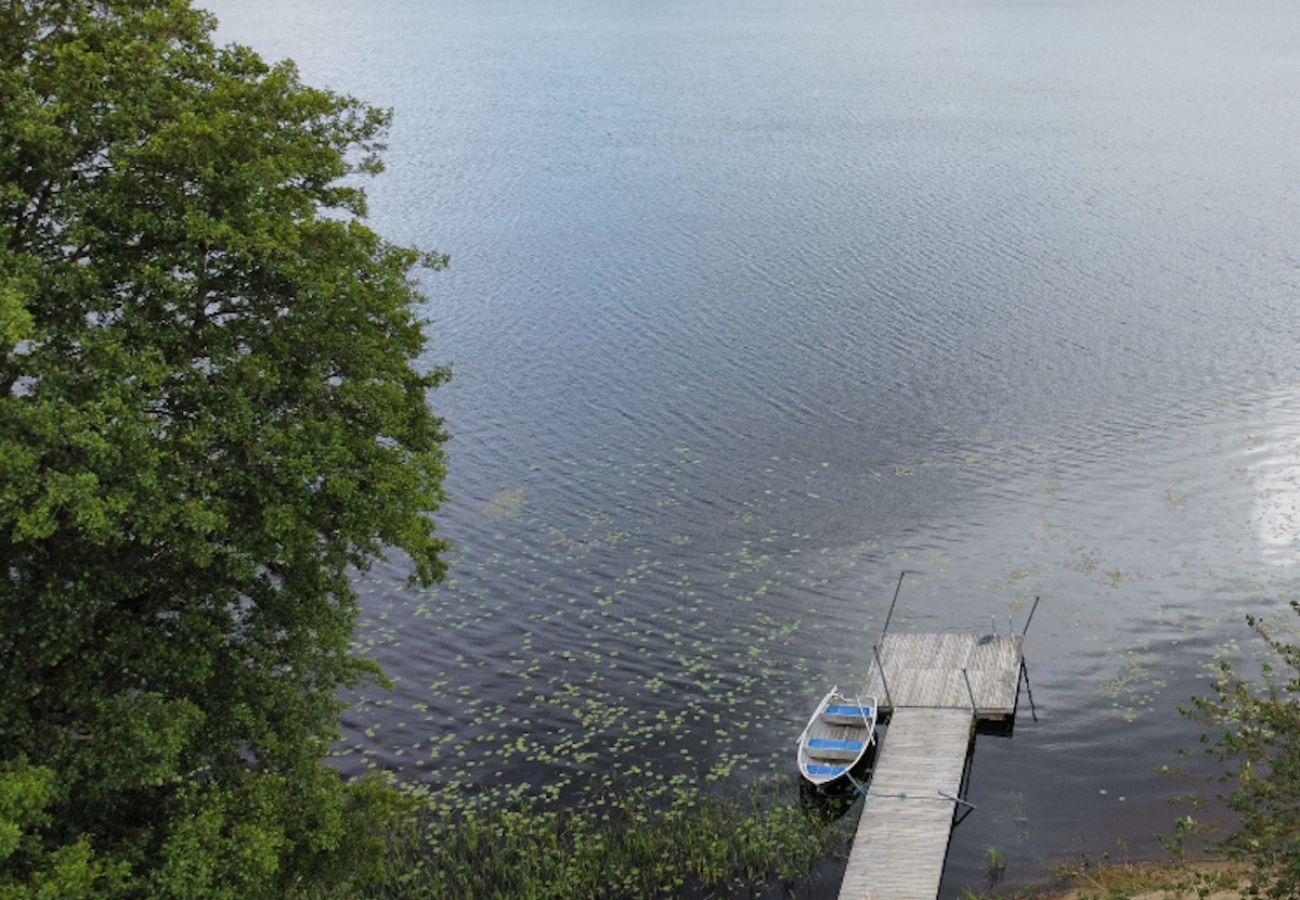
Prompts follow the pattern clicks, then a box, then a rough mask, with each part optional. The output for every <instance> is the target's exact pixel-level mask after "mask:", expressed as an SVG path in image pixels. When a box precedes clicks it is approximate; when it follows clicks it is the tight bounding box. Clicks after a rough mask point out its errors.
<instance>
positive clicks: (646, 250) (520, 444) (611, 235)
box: [211, 0, 1300, 897]
mask: <svg viewBox="0 0 1300 900" xmlns="http://www.w3.org/2000/svg"><path fill="white" fill-rule="evenodd" d="M211 5H212V6H213V7H214V8H215V10H216V12H217V13H218V15H219V16H220V18H221V21H222V27H223V34H224V35H225V36H227V37H230V38H238V39H240V40H243V41H246V42H249V43H251V44H253V45H254V46H255V47H257V48H258V49H259V50H261V51H262V52H264V53H265V54H267V55H269V56H286V55H287V56H292V57H294V58H295V59H297V60H298V62H299V63H300V64H301V67H302V69H303V71H304V74H305V76H306V78H307V79H308V80H309V81H312V82H323V83H326V84H330V85H333V86H335V87H338V88H341V89H345V90H347V91H348V92H350V93H354V94H357V95H360V96H363V97H366V98H369V99H372V100H374V101H376V102H379V103H382V104H386V105H390V106H392V107H394V109H395V114H396V125H395V128H394V131H393V134H392V140H391V151H390V153H389V156H388V159H389V163H390V169H389V171H388V172H387V173H386V174H385V175H384V176H383V177H382V178H381V179H380V180H379V181H377V182H376V183H375V184H374V186H373V190H372V204H371V206H372V210H373V211H374V218H375V222H376V224H377V226H378V227H379V228H380V229H381V230H382V231H384V232H385V233H386V234H389V235H391V236H392V237H394V238H395V239H399V240H403V241H413V242H418V243H421V244H423V245H426V246H437V247H438V248H440V249H442V250H445V251H448V252H450V253H451V255H452V259H453V265H452V268H451V269H450V270H449V271H448V272H447V273H445V274H443V275H441V276H438V277H437V278H435V279H433V280H432V281H430V283H429V285H428V288H429V291H430V295H431V301H430V306H429V309H428V310H427V313H428V315H429V316H430V317H431V318H432V319H434V320H435V321H436V323H437V324H436V325H435V327H434V329H433V331H432V336H433V341H432V346H431V348H430V351H429V359H430V361H438V362H450V363H451V364H452V365H453V367H454V370H455V380H454V382H453V383H452V384H451V385H450V386H449V387H447V388H446V389H444V390H440V391H439V392H438V393H437V394H436V395H435V396H434V397H433V398H432V402H433V403H434V404H435V406H437V408H438V411H439V413H440V414H442V415H444V416H445V417H446V419H447V422H448V425H449V428H450V430H451V431H452V433H453V434H454V435H455V440H454V442H453V444H452V446H451V448H450V450H451V467H452V468H451V475H450V477H449V480H448V483H447V487H448V490H449V491H450V494H451V497H452V499H451V501H450V502H449V503H448V505H447V506H446V507H445V508H444V509H443V510H442V511H441V513H440V514H439V521H440V523H441V526H442V528H443V530H444V532H445V533H446V534H447V535H448V536H449V537H451V538H452V539H453V540H454V541H455V542H456V545H457V547H458V549H457V551H456V554H455V556H454V558H453V559H452V560H451V562H452V572H451V576H450V578H449V580H448V582H447V583H446V584H445V585H442V586H440V587H439V588H437V589H436V590H433V591H429V592H418V593H417V592H411V591H408V590H407V589H406V587H405V586H404V576H405V572H404V570H403V567H402V566H401V565H400V561H394V563H393V564H392V565H390V566H384V567H379V568H377V569H376V570H375V571H373V572H372V573H370V574H369V575H368V576H367V578H366V580H365V583H364V585H363V587H364V591H365V594H366V615H367V625H366V631H365V638H364V641H365V645H366V647H367V648H368V649H369V650H370V652H372V653H374V654H375V655H376V656H377V657H378V658H379V659H380V660H381V662H382V663H383V665H384V666H385V668H386V669H387V670H388V671H389V672H390V673H391V674H392V675H394V676H395V677H396V678H397V688H396V689H395V690H394V691H393V692H392V693H390V694H383V695H376V696H367V697H364V698H361V702H360V703H359V704H358V705H357V706H356V707H355V708H354V709H352V710H351V711H350V712H349V713H348V715H347V718H346V719H345V732H346V737H345V739H344V740H343V741H342V742H341V744H340V747H339V753H340V764H341V765H344V766H347V767H350V768H352V769H354V770H360V769H361V768H364V767H366V766H382V767H384V768H386V769H389V770H392V771H395V772H397V773H399V774H400V775H401V777H403V778H405V779H408V780H413V781H419V782H421V783H424V784H426V785H428V787H429V790H430V791H431V792H433V793H435V794H436V795H438V796H444V797H448V798H456V800H457V802H462V801H463V800H464V798H466V797H469V798H479V799H483V800H484V801H485V802H486V801H487V800H488V798H490V797H491V796H492V793H491V792H492V791H493V790H495V789H497V788H503V787H504V788H506V789H509V790H512V791H517V792H521V793H527V794H539V795H542V796H548V797H555V798H564V797H567V796H569V792H571V791H573V790H576V789H577V788H578V786H579V785H581V784H591V783H594V784H596V785H597V786H601V787H603V788H605V789H614V788H616V787H617V786H618V785H627V784H635V785H636V786H637V789H639V790H654V789H655V788H656V786H660V785H668V784H674V783H676V784H681V783H686V782H690V783H694V782H700V783H704V784H706V785H711V784H715V783H724V784H725V783H727V782H729V781H747V780H749V779H751V778H752V777H754V775H756V774H758V773H763V772H767V771H770V770H773V769H776V770H779V771H782V772H787V771H789V770H790V768H791V764H792V760H793V753H792V746H793V739H794V736H795V735H797V734H798V732H799V730H800V728H801V727H802V724H803V722H804V721H805V720H806V717H807V712H808V709H809V707H810V706H811V704H813V703H814V702H815V701H816V699H817V698H818V697H820V696H821V695H822V693H824V691H825V689H826V686H827V685H828V684H830V683H840V684H852V683H854V682H855V679H860V678H863V677H865V674H866V664H867V659H868V653H869V647H870V643H871V639H872V635H873V634H874V633H875V632H876V631H878V629H879V626H880V624H881V621H882V619H883V616H884V612H885V609H886V608H887V605H888V600H889V597H890V596H891V594H892V589H893V582H894V580H895V578H896V577H897V573H898V570H899V569H901V568H907V569H909V570H913V571H916V572H918V574H917V576H915V577H909V579H908V583H907V585H906V586H905V588H904V591H903V597H902V599H901V600H900V604H899V611H898V613H897V614H896V616H895V620H894V623H893V624H892V625H891V628H911V629H935V628H942V629H966V628H981V629H982V628H985V627H987V623H988V616H989V615H994V616H995V617H996V619H997V621H998V622H1004V621H1005V620H1006V617H1007V615H1008V614H1010V615H1012V616H1013V617H1014V618H1015V619H1016V621H1017V622H1022V621H1023V619H1024V617H1025V616H1026V615H1027V614H1028V608H1029V604H1030V603H1031V602H1032V600H1033V598H1034V597H1035V596H1037V595H1041V596H1042V597H1043V603H1042V607H1041V608H1040V610H1039V612H1038V615H1037V617H1036V618H1035V620H1034V625H1033V630H1032V631H1031V633H1030V639H1029V645H1028V650H1027V652H1028V656H1029V660H1030V662H1031V664H1032V666H1033V670H1032V671H1033V676H1034V698H1035V700H1036V701H1037V705H1038V721H1036V722H1035V721H1033V720H1032V719H1029V718H1026V717H1024V716H1022V717H1021V719H1020V721H1019V722H1017V725H1016V732H1015V737H1014V738H1013V739H1010V740H1000V739H996V738H981V739H980V742H979V747H978V750H977V752H976V755H975V758H974V761H973V771H972V780H971V785H970V790H971V799H972V801H973V802H974V803H975V804H976V805H977V806H978V807H979V809H978V811H977V812H976V813H974V814H972V815H971V817H970V818H969V819H967V820H966V822H965V823H964V824H963V826H962V827H961V828H960V829H958V830H957V832H956V833H955V834H954V837H953V842H952V847H951V853H950V858H949V868H948V870H947V877H946V879H945V884H944V896H946V897H957V896H960V894H961V889H962V888H963V887H964V886H966V885H970V886H972V887H976V888H978V887H979V886H980V885H981V884H982V883H983V880H984V877H985V865H984V857H985V853H986V849H987V847H988V846H996V847H997V848H999V850H1000V851H1001V853H1002V855H1003V857H1004V858H1005V860H1006V863H1007V879H1008V880H1010V881H1014V880H1017V879H1018V878H1023V877H1026V876H1027V875H1030V874H1034V873H1037V872H1039V871H1041V870H1042V867H1043V866H1044V865H1045V864H1047V863H1049V862H1050V861H1052V860H1054V859H1059V858H1061V857H1064V856H1068V855H1071V854H1074V853H1076V852H1079V851H1088V852H1091V853H1098V852H1102V851H1112V852H1113V851H1115V850H1116V849H1117V846H1118V843H1117V842H1123V844H1124V846H1126V847H1127V848H1129V850H1130V851H1131V852H1133V853H1136V854H1140V853H1146V852H1152V851H1154V850H1155V849H1156V844H1155V842H1154V840H1153V838H1152V835H1153V834H1154V833H1155V832H1157V831H1162V830H1165V829H1167V828H1168V823H1169V822H1170V821H1171V820H1172V818H1173V816H1174V815H1175V811H1174V810H1172V809H1170V808H1169V807H1168V806H1167V805H1166V803H1165V800H1166V798H1167V797H1168V796H1171V795H1174V794H1178V793H1181V792H1182V791H1183V790H1185V789H1186V787H1187V785H1186V784H1185V783H1175V782H1172V781H1171V780H1170V779H1168V778H1164V777H1162V776H1158V775H1156V774H1155V773H1154V769H1155V767H1156V766H1158V765H1160V764H1163V763H1167V762H1171V761H1172V760H1173V758H1174V751H1175V748H1176V747H1178V746H1179V745H1180V744H1188V743H1190V742H1191V741H1192V740H1193V739H1194V737H1195V732H1194V729H1192V728H1190V727H1189V726H1188V724H1187V723H1185V722H1184V721H1183V720H1182V719H1181V718H1180V717H1179V716H1178V714H1177V713H1176V711H1175V707H1176V706H1177V705H1178V704H1179V703H1180V702H1184V701H1185V700H1186V699H1187V698H1188V697H1189V696H1190V695H1192V694H1193V693H1196V692H1204V691H1205V690H1206V689H1207V680H1206V679H1207V666H1208V665H1210V664H1212V663H1213V662H1214V661H1215V660H1216V659H1217V658H1218V657H1220V656H1223V655H1227V656H1231V657H1233V658H1241V657H1243V656H1250V655H1251V654H1252V653H1254V652H1255V646H1254V645H1253V644H1252V643H1251V642H1250V641H1249V639H1248V638H1247V636H1246V632H1245V630H1244V627H1243V626H1242V618H1243V616H1244V615H1245V614H1246V613H1247V612H1258V611H1267V610H1273V609H1277V608H1280V606H1281V605H1282V604H1284V603H1285V601H1286V600H1287V599H1289V598H1290V597H1292V596H1294V595H1296V588H1297V581H1296V579H1297V573H1296V570H1295V566H1294V559H1295V550H1296V546H1295V545H1296V541H1297V532H1296V513H1297V502H1298V501H1297V497H1296V475H1297V450H1298V448H1300V417H1297V415H1296V413H1295V410H1297V409H1300V404H1298V403H1297V400H1298V399H1300V398H1298V397H1297V389H1298V386H1300V365H1298V364H1297V363H1298V362H1300V356H1297V354H1296V352H1295V347H1296V345H1297V336H1298V335H1300V306H1298V305H1297V304H1296V302H1295V284H1296V272H1297V260H1296V256H1295V251H1294V240H1293V236H1294V234H1295V228H1296V210H1295V202H1294V198H1295V197H1296V196H1300V169H1297V168H1296V167H1295V166H1294V161H1293V159H1292V158H1291V157H1292V148H1293V147H1294V145H1295V137H1296V135H1297V133H1300V104H1297V103H1296V102H1295V96H1294V88H1293V85H1294V84H1296V83H1297V82H1296V77H1295V76H1296V75H1297V72H1296V65H1297V64H1296V55H1295V52H1294V48H1295V47H1296V46H1300V18H1297V17H1296V16H1295V15H1294V11H1293V9H1292V8H1291V6H1290V4H1288V3H1285V2H1282V0H1263V2H1260V3H1254V4H1249V5H1246V6H1242V5H1240V4H1228V3H1226V2H1217V0H1204V2H1195V3H1188V2H1185V0H1135V2H1122V3H1108V2H1097V0H1065V2H1055V3H1037V2H1025V3H994V2H982V0H923V2H915V0H872V2H858V0H825V2H815V3H814V2H811V0H781V2H775V0H720V2H715V3H709V4H698V3H686V2H684V0H669V2H667V3H656V4H633V3H628V2H622V0H614V2H602V3H593V2H587V0H559V2H557V3H548V4H528V3H522V2H515V0H484V2H477V0H476V2H472V3H471V2H463V0H430V2H413V0H383V2H379V3H375V4H368V5H358V4H352V3H343V2H338V0H324V2H320V0H318V2H315V3H311V4H307V3H305V2H302V0H286V2H281V3H275V4H266V3H258V2H254V0H216V2H214V3H212V4H211ZM832 880H833V879H832Z"/></svg>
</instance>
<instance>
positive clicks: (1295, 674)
mask: <svg viewBox="0 0 1300 900" xmlns="http://www.w3.org/2000/svg"><path fill="white" fill-rule="evenodd" d="M1291 606H1292V609H1293V610H1294V611H1295V612H1296V613H1297V614H1300V601H1292V603H1291ZM1249 621H1250V625H1251V627H1252V628H1254V630H1255V632H1256V633H1257V634H1258V635H1259V636H1260V637H1261V638H1262V639H1263V640H1264V641H1265V643H1267V644H1268V646H1269V648H1270V649H1271V650H1272V652H1273V654H1274V655H1275V662H1270V663H1268V664H1266V665H1265V667H1264V682H1263V684H1262V685H1257V684H1254V683H1252V682H1251V681H1249V680H1247V679H1243V678H1241V677H1240V676H1238V675H1237V674H1236V673H1235V672H1234V671H1233V669H1232V667H1231V666H1229V665H1228V663H1226V662H1224V663H1221V664H1220V673H1219V679H1218V680H1217V681H1216V682H1215V686H1214V687H1215V696H1214V697H1212V698H1205V697H1202V698H1197V699H1195V700H1194V701H1193V706H1192V707H1191V708H1189V709H1187V710H1184V712H1185V713H1187V714H1188V715H1190V716H1193V717H1194V718H1196V719H1197V720H1199V721H1201V722H1204V723H1206V724H1208V725H1210V726H1211V727H1212V729H1213V730H1212V732H1211V733H1209V734H1205V735H1202V737H1201V742H1202V744H1203V745H1204V748H1205V752H1206V753H1208V754H1209V755H1210V756H1211V757H1213V758H1214V759H1215V760H1217V761H1218V762H1219V763H1220V764H1221V766H1222V770H1221V774H1220V776H1219V779H1220V780H1221V781H1222V782H1223V783H1225V784H1227V785H1229V789H1228V791H1227V793H1226V795H1225V799H1226V800H1227V803H1228V807H1229V808H1230V809H1231V810H1232V811H1233V812H1235V813H1236V814H1237V815H1238V816H1239V817H1240V823H1239V825H1238V826H1237V827H1236V828H1235V830H1234V831H1233V833H1232V834H1231V835H1230V836H1229V837H1228V838H1227V839H1226V840H1225V841H1224V842H1223V843H1222V849H1223V850H1225V851H1226V852H1227V853H1228V855H1229V856H1230V857H1231V858H1235V859H1242V860H1246V861H1249V862H1250V863H1252V865H1253V866H1254V873H1255V874H1254V877H1253V880H1252V895H1253V896H1258V895H1259V894H1261V893H1262V894H1263V895H1265V896H1269V897H1277V898H1286V897H1297V896H1300V645H1297V644H1293V643H1289V642H1287V641H1286V640H1283V639H1282V638H1281V637H1279V635H1278V633H1277V632H1276V631H1275V630H1271V629H1269V628H1267V627H1265V626H1264V624H1263V623H1262V622H1261V621H1259V620H1258V619H1255V618H1253V617H1252V618H1251V619H1250V620H1249Z"/></svg>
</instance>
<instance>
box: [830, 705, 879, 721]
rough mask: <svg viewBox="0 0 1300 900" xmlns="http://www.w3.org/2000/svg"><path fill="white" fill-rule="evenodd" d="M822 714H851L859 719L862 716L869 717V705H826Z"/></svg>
mask: <svg viewBox="0 0 1300 900" xmlns="http://www.w3.org/2000/svg"><path fill="white" fill-rule="evenodd" d="M823 715H827V716H853V717H854V718H855V719H861V718H862V717H863V716H866V717H867V718H871V707H870V706H828V707H826V709H825V711H824V712H823Z"/></svg>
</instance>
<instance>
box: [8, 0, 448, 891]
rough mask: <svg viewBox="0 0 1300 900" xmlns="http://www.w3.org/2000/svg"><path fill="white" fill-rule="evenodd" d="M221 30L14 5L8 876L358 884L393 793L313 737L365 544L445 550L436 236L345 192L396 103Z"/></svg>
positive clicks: (154, 17) (420, 564)
mask: <svg viewBox="0 0 1300 900" xmlns="http://www.w3.org/2000/svg"><path fill="white" fill-rule="evenodd" d="M213 27H214V21H213V19H212V18H211V17H210V16H208V15H207V14H205V13H202V12H199V11H196V10H194V9H191V8H190V6H189V3H188V0H14V2H7V3H5V4H3V6H0V896H11V895H12V896H23V895H24V892H28V893H32V894H33V895H36V894H37V893H39V891H40V890H47V889H48V890H47V892H52V893H53V894H57V895H60V896H73V895H75V894H77V893H78V892H81V893H86V894H94V895H101V894H104V893H112V892H122V893H128V894H147V895H150V896H240V897H245V896H259V895H263V894H266V895H280V894H284V893H286V892H292V891H293V890H295V889H298V888H304V887H305V886H307V885H309V884H311V883H315V884H333V885H335V886H336V887H337V888H338V889H339V890H340V891H344V892H346V891H347V890H348V889H349V888H348V886H349V885H350V884H352V883H353V882H354V881H356V880H357V879H361V878H363V877H364V876H365V872H364V871H363V869H364V868H365V861H366V860H368V859H371V858H372V857H371V855H370V851H373V850H374V849H375V848H374V847H368V846H366V844H365V842H364V841H361V842H360V843H356V842H355V841H356V838H355V835H356V833H357V832H358V829H362V828H366V827H368V825H369V824H370V823H373V822H375V821H378V819H380V818H382V816H383V815H384V814H385V810H387V809H388V808H389V806H390V805H391V797H389V796H387V795H386V794H385V793H384V792H383V791H380V790H378V789H377V788H375V787H374V786H373V785H364V784H361V785H357V784H352V785H347V784H344V783H342V782H341V781H340V779H339V778H338V777H337V776H336V775H334V774H333V773H332V772H331V771H330V770H328V769H326V768H324V767H323V766H322V764H321V759H322V756H323V755H324V753H325V751H326V749H327V746H328V743H329V741H330V740H331V738H332V737H333V736H334V735H335V733H336V729H337V721H338V713H339V710H340V702H339V694H340V689H341V688H342V687H344V686H349V685H355V684H357V683H358V682H359V681H361V680H363V679H365V678H368V677H376V676H379V674H380V673H379V672H378V669H377V667H376V666H375V665H374V664H373V663H371V662H369V661H367V660H365V659H361V658H358V657H357V656H356V655H354V653H353V652H352V651H351V650H350V646H349V641H350V637H351V636H352V634H353V630H354V627H355V621H356V616H357V598H356V595H355V593H354V591H353V587H352V575H351V573H352V572H353V571H354V570H364V569H365V568H366V567H367V566H368V565H370V564H371V563H372V562H373V561H374V560H375V559H376V558H377V557H379V556H380V555H382V554H383V553H384V552H385V549H386V548H390V547H391V548H398V549H400V550H401V551H403V552H404V553H405V554H406V555H407V556H408V557H409V559H410V561H411V565H412V568H413V571H414V575H413V576H412V577H413V579H415V580H416V581H419V582H422V583H426V584H427V583H429V582H431V581H433V580H435V579H437V578H438V577H440V576H441V574H442V572H443V562H442V560H441V555H442V554H443V552H444V551H445V546H444V542H443V541H442V539H441V538H440V537H438V536H437V535H436V533H435V529H434V525H433V524H432V522H431V520H430V518H429V513H430V512H431V511H433V510H434V509H436V508H437V506H438V505H439V503H440V501H441V500H442V488H441V485H442V478H443V473H444V455H443V450H442V444H443V441H444V439H445V435H444V432H443V429H442V423H441V421H440V420H439V419H438V418H436V417H435V416H434V415H433V414H432V413H431V412H430V410H429V407H428V403H427V394H428V392H429V391H430V389H432V388H434V387H435V386H437V385H438V384H440V383H441V382H443V381H444V380H445V378H446V377H447V372H446V371H445V370H443V369H441V368H433V369H431V370H429V371H424V372H420V371H418V370H417V369H416V367H415V366H416V362H417V361H418V360H419V358H420V355H421V353H422V351H423V348H424V341H425V339H424V335H423V332H422V327H421V326H422V323H421V321H420V320H419V319H418V318H417V316H416V315H415V312H414V308H415V306H416V304H417V303H418V302H419V301H420V300H421V297H420V295H419V293H418V290H417V287H416V285H415V282H414V271H415V269H416V268H417V267H419V266H421V265H423V266H428V267H431V268H433V269H438V268H441V267H442V266H443V265H445V262H446V260H445V257H441V256H438V255H435V254H422V253H419V252H417V251H415V250H413V249H409V248H405V247H399V246H394V245H392V244H390V243H388V242H386V241H384V240H383V239H382V238H380V237H379V236H378V235H377V234H375V233H374V232H373V231H372V230H371V229H369V228H368V227H367V226H366V225H365V224H363V222H362V221H361V220H362V218H363V217H364V214H365V195H364V192H363V191H362V190H361V189H360V188H359V187H358V186H357V179H358V178H359V177H360V176H361V175H364V174H367V173H375V172H378V171H379V170H380V163H379V161H378V157H377V153H378V152H379V151H380V150H382V145H381V144H380V143H379V141H380V140H381V138H382V136H383V132H384V129H385V127H386V124H387V116H386V114H385V113H384V112H382V111H378V110H375V109H373V108H371V107H369V106H367V105H365V104H363V103H361V102H359V101H357V100H354V99H351V98H348V97H343V96H339V95H336V94H333V93H330V92H326V91H322V90H316V89H313V88H310V87H308V86H306V85H304V84H303V83H302V82H301V80H300V79H299V76H298V73H297V71H296V70H295V69H294V67H293V65H292V64H291V63H281V64H278V65H268V64H266V63H265V62H263V61H262V60H261V59H260V58H259V57H258V56H257V55H256V54H254V53H253V52H252V51H251V50H249V49H247V48H243V47H238V46H230V47H217V46H216V45H215V44H214V43H213V41H212V37H211V32H212V29H213ZM20 795H21V798H20V799H16V800H11V799H7V798H12V797H19V796H20ZM370 830H371V832H373V829H370ZM345 837H346V840H345ZM60 867H62V868H60ZM60 873H62V874H60ZM51 879H54V880H51ZM59 879H62V880H59ZM313 879H314V881H313ZM322 879H324V880H323V881H322ZM41 885H45V887H44V888H42V887H41ZM50 885H61V886H62V887H56V888H50Z"/></svg>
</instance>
